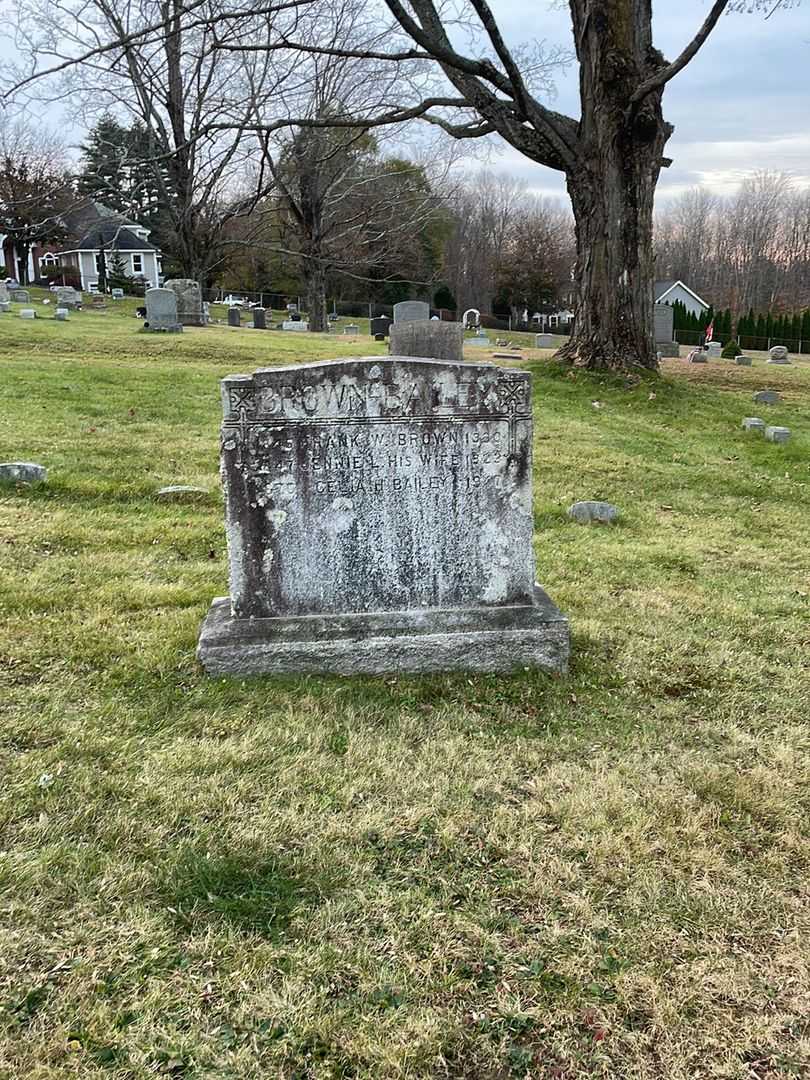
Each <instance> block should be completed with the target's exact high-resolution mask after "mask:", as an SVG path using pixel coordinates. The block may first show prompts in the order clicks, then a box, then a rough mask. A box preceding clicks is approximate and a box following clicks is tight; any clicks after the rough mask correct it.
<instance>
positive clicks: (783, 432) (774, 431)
mask: <svg viewBox="0 0 810 1080" xmlns="http://www.w3.org/2000/svg"><path fill="white" fill-rule="evenodd" d="M765 438H766V439H767V440H768V441H769V442H778V443H784V442H787V441H788V439H789V438H790V428H786V427H766V428H765Z"/></svg>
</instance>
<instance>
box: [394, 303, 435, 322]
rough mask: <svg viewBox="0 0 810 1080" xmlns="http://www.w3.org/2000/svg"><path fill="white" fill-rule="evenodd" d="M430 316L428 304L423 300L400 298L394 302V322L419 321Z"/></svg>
mask: <svg viewBox="0 0 810 1080" xmlns="http://www.w3.org/2000/svg"><path fill="white" fill-rule="evenodd" d="M429 318H430V304H426V303H425V301H424V300H402V301H401V302H400V303H399V304H394V323H400V322H421V321H423V320H424V319H429Z"/></svg>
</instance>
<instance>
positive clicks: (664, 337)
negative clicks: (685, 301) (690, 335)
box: [653, 304, 675, 345]
mask: <svg viewBox="0 0 810 1080" xmlns="http://www.w3.org/2000/svg"><path fill="white" fill-rule="evenodd" d="M653 321H654V325H655V344H656V345H659V344H666V343H671V342H672V341H674V340H675V309H674V308H673V307H670V305H669V304H653Z"/></svg>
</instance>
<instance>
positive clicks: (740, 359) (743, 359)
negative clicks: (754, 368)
mask: <svg viewBox="0 0 810 1080" xmlns="http://www.w3.org/2000/svg"><path fill="white" fill-rule="evenodd" d="M734 363H735V364H736V365H737V367H751V365H752V363H753V361H752V360H751V357H750V356H744V355H743V354H742V353H740V354H739V355H738V356H735V357H734Z"/></svg>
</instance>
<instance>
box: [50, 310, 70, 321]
mask: <svg viewBox="0 0 810 1080" xmlns="http://www.w3.org/2000/svg"><path fill="white" fill-rule="evenodd" d="M53 317H54V318H55V319H56V320H57V322H67V319H68V309H67V308H64V307H58V308H57V309H56V310H55V311H54V313H53Z"/></svg>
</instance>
